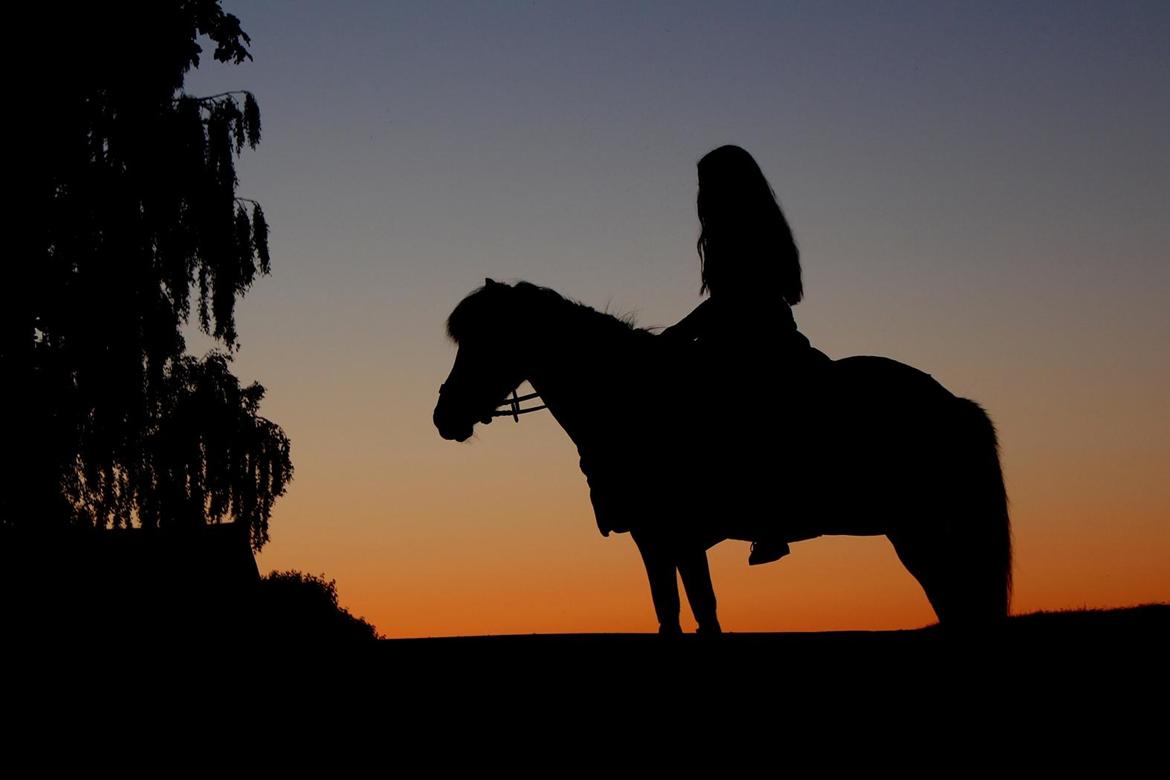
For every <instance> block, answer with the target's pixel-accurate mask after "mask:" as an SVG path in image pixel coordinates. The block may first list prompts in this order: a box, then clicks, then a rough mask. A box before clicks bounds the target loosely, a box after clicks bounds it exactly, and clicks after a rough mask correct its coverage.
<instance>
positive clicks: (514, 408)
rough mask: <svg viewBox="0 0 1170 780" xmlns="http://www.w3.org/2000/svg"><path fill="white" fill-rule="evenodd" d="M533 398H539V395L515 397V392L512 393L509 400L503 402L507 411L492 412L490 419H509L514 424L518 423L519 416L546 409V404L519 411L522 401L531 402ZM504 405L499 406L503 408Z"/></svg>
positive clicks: (531, 394)
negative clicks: (514, 422)
mask: <svg viewBox="0 0 1170 780" xmlns="http://www.w3.org/2000/svg"><path fill="white" fill-rule="evenodd" d="M533 398H537V399H539V398H540V393H529V394H528V395H520V396H518V395H516V391H515V390H513V391H512V397H511V399H509V400H507V401H504V404H507V406H508V408H507V410H503V409H497V410H496V411H494V412H492V417H511V418H512V419H513V420H515V421H516V422H520V415H522V414H528V413H529V412H539V411H540V410H541V409H547V408H548V406H547V405H546V404H541V405H540V406H529V407H528V408H527V409H521V408H520V404H521V403H522V402H524V401H531V400H532V399H533ZM504 404H501V406H503V405H504Z"/></svg>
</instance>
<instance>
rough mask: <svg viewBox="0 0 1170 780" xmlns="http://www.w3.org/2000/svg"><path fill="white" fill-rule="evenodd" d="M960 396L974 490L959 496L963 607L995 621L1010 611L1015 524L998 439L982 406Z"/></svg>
mask: <svg viewBox="0 0 1170 780" xmlns="http://www.w3.org/2000/svg"><path fill="white" fill-rule="evenodd" d="M958 400H959V408H960V415H961V419H962V423H963V424H962V425H961V426H960V430H963V431H965V432H966V435H967V437H969V438H966V437H965V438H966V440H965V441H963V442H962V443H961V446H962V452H963V453H965V454H964V455H963V456H962V458H963V461H965V462H963V463H962V464H961V466H962V468H963V470H964V472H966V475H967V479H964V480H963V483H964V484H965V485H966V486H967V490H969V491H970V492H969V493H967V494H966V495H962V496H959V497H958V498H959V500H960V501H962V502H963V503H964V505H965V506H964V508H963V510H961V511H960V512H959V513H958V516H959V517H960V518H962V520H960V522H961V523H962V524H963V525H964V526H966V527H963V528H959V529H956V530H958V531H959V539H957V540H956V541H957V542H958V549H957V550H956V552H957V553H958V555H959V556H960V557H961V558H962V559H964V560H963V561H962V564H963V565H962V566H961V570H962V572H963V574H962V577H963V579H964V580H965V583H964V586H965V587H964V588H963V589H964V590H967V592H966V593H965V594H963V595H964V598H963V599H962V600H963V602H965V604H964V606H965V608H964V609H963V610H962V611H963V612H964V613H965V614H966V616H967V617H968V618H972V619H974V620H976V621H978V622H985V621H989V620H991V621H995V620H1000V619H1003V618H1006V617H1007V615H1008V610H1009V608H1010V604H1011V593H1012V529H1011V518H1010V517H1009V515H1008V498H1007V488H1006V487H1005V486H1004V480H1003V469H1002V467H1001V466H1000V461H999V440H998V437H997V436H996V433H995V425H994V424H993V423H992V422H991V418H990V417H988V415H987V412H986V411H984V409H983V407H981V406H980V405H979V404H977V403H975V402H974V401H971V400H968V399H966V398H960V399H958ZM956 617H957V616H956ZM964 622H965V621H964Z"/></svg>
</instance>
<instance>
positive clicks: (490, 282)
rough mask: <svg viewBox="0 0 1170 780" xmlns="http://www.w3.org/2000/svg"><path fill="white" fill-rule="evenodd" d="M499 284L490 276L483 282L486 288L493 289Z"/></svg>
mask: <svg viewBox="0 0 1170 780" xmlns="http://www.w3.org/2000/svg"><path fill="white" fill-rule="evenodd" d="M497 284H499V282H497V281H496V280H495V279H493V278H491V277H490V276H489V277H487V278H486V279H484V280H483V286H484V287H492V286H494V285H497Z"/></svg>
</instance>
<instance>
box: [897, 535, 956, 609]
mask: <svg viewBox="0 0 1170 780" xmlns="http://www.w3.org/2000/svg"><path fill="white" fill-rule="evenodd" d="M889 538H890V542H891V543H892V544H893V545H894V551H895V552H897V553H898V559H899V560H900V561H902V565H903V566H905V567H906V569H907V571H909V572H910V573H911V574H912V575H913V576H914V579H916V580H918V584H919V585H921V586H922V589H923V590H924V591H926V598H927V600H929V601H930V606H931V607H932V608H933V609H934V614H935V615H936V616H938V621H939V623H940V624H942V623H944V622H947V620H948V618H949V617H950V616H951V606H952V605H951V601H952V599H951V598H950V593H949V588H948V585H949V582H948V580H949V579H950V573H949V572H948V571H947V568H948V567H947V561H946V557H947V556H946V555H945V552H944V551H945V541H946V539H945V536H944V534H942V533H939V532H938V531H937V529H936V530H935V531H934V532H933V533H930V532H926V531H921V530H920V531H905V530H903V531H897V532H893V531H891V532H890V534H889Z"/></svg>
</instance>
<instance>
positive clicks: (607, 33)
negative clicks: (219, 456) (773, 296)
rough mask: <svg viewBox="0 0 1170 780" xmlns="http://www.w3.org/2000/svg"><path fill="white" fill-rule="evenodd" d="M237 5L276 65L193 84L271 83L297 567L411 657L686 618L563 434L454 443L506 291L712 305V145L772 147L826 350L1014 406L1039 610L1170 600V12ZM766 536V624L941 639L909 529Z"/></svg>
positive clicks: (724, 584) (654, 321)
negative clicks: (482, 329) (422, 641)
mask: <svg viewBox="0 0 1170 780" xmlns="http://www.w3.org/2000/svg"><path fill="white" fill-rule="evenodd" d="M224 7H225V9H226V10H227V11H229V12H232V13H234V14H236V15H237V16H238V17H239V18H240V20H241V22H242V25H243V28H244V30H245V31H246V32H247V33H248V34H249V35H250V36H251V37H252V45H251V47H250V48H251V52H252V55H253V57H254V61H253V62H251V63H246V64H244V65H242V66H238V67H235V66H226V65H219V64H216V63H213V62H212V61H211V60H210V58H209V57H207V58H205V62H204V64H203V66H202V67H201V68H200V69H199V70H198V71H196V72H194V73H193V74H192V75H191V76H190V77H189V79H188V83H187V89H188V91H189V92H191V93H192V94H210V93H215V92H220V91H222V90H225V89H241V88H242V89H248V90H251V91H253V92H254V93H255V95H256V97H257V100H258V101H259V104H260V109H261V114H262V119H263V138H262V140H261V143H260V146H259V148H258V149H257V150H255V151H252V152H247V153H246V154H245V155H244V157H243V159H242V161H241V164H240V168H239V173H240V188H239V194H240V195H242V196H246V197H249V198H255V199H257V200H259V201H260V202H261V203H262V204H263V206H264V209H265V212H266V214H267V215H268V218H269V222H270V223H271V227H272V236H271V250H272V257H273V262H272V266H273V271H272V275H271V276H270V277H267V278H262V279H260V280H259V281H258V282H257V284H256V285H255V287H254V288H253V289H252V290H251V291H250V292H249V293H248V294H247V295H246V296H245V297H244V298H243V300H242V301H241V303H240V306H239V309H238V316H237V319H238V326H239V331H240V335H241V341H242V345H243V346H242V348H241V349H240V351H239V354H238V356H237V359H236V363H235V366H236V372H237V374H238V375H239V376H240V377H241V379H245V380H248V381H251V380H256V381H259V382H261V383H262V384H264V385H265V386H266V387H267V388H268V396H267V398H266V400H265V403H264V406H263V409H262V411H263V413H264V414H265V416H267V417H269V418H271V419H273V420H275V421H276V422H278V423H279V424H280V425H282V426H283V428H284V430H285V432H286V433H287V434H288V435H289V437H290V438H291V440H292V443H293V462H294V465H295V467H296V475H295V478H294V481H293V483H292V485H291V487H290V489H289V492H288V494H287V495H286V496H285V497H284V498H283V499H281V500H280V502H279V503H278V504H277V507H276V510H275V512H274V515H273V519H272V525H271V531H272V541H271V543H270V544H269V545H268V546H267V547H266V548H265V549H264V551H263V552H262V553H261V554H260V556H259V563H260V567H261V569H262V570H264V571H269V570H274V569H289V568H293V569H299V570H303V571H306V572H310V573H314V574H318V573H324V574H325V575H326V576H327V577H328V578H331V579H336V580H337V585H338V590H339V592H340V594H341V599H342V603H343V605H344V606H346V607H348V608H349V609H351V610H352V611H353V612H354V613H356V614H358V615H361V616H363V617H365V618H367V619H368V620H370V621H371V622H373V623H374V624H376V625H377V627H378V629H379V630H380V631H382V632H383V633H385V634H387V635H390V636H397V637H403V636H440V635H456V634H481V633H531V632H577V631H652V630H654V629H655V627H656V623H655V620H654V613H653V609H652V606H651V602H650V595H649V589H648V587H647V584H646V580H645V573H644V570H643V568H642V565H641V561H640V559H639V557H638V554H637V551H636V549H635V547H634V545H633V543H632V541H631V540H630V538H629V537H628V535H614V536H611V537H609V538H604V539H603V538H602V537H601V536H600V535H599V534H598V532H597V529H596V525H595V523H594V520H593V516H592V509H591V507H590V504H589V500H588V494H587V489H586V484H585V479H584V477H583V476H582V475H581V473H580V470H579V468H578V465H577V454H576V450H575V448H574V446H573V445H572V443H571V442H570V441H569V439H568V437H567V436H566V435H565V434H564V433H563V432H562V431H561V430H560V428H559V427H557V425H556V423H555V422H554V421H553V420H552V419H551V418H550V417H549V416H548V415H547V414H536V415H530V416H528V417H526V418H523V420H522V422H521V424H519V425H514V424H512V423H511V422H510V421H501V422H497V423H495V424H493V425H491V426H489V427H486V428H481V429H480V430H479V433H478V435H477V436H476V438H474V439H472V440H471V441H470V442H467V443H465V444H456V443H453V442H446V441H443V440H441V439H440V438H439V436H438V434H437V432H436V431H435V429H434V426H433V425H432V423H431V412H432V410H433V408H434V405H435V401H436V398H437V390H438V386H439V383H440V382H441V381H442V380H443V379H444V378H445V376H446V374H447V372H448V370H449V369H450V365H451V362H452V360H453V358H454V355H455V351H454V347H453V346H452V345H451V344H450V343H449V342H448V341H447V339H446V336H445V334H444V328H443V326H444V320H445V318H446V316H447V314H448V313H449V312H450V310H451V309H452V308H453V307H454V306H455V304H456V303H458V301H459V300H460V299H461V298H462V297H463V296H464V295H465V294H467V293H468V292H470V291H471V290H472V289H473V288H475V287H476V286H477V285H479V284H482V282H483V279H484V277H485V276H491V277H493V278H496V279H503V280H518V279H526V280H529V281H532V282H535V283H538V284H542V285H547V286H550V287H553V288H555V289H556V290H558V291H560V292H562V293H564V294H566V295H569V296H571V297H574V298H576V299H578V300H581V301H582V302H584V303H587V304H589V305H592V306H595V307H597V308H602V309H606V310H609V311H612V312H616V313H622V314H625V313H631V314H633V315H635V316H636V317H637V319H638V322H639V323H640V324H643V325H647V326H655V325H668V324H671V323H673V322H675V321H677V320H678V319H679V318H681V317H682V316H684V315H685V314H686V313H687V312H689V311H690V310H691V308H692V307H693V306H695V305H696V304H697V303H698V302H699V301H700V298H699V294H698V293H699V264H698V257H697V255H696V253H695V239H696V237H697V233H698V222H697V219H696V216H695V192H696V178H695V163H696V161H697V160H698V159H699V157H701V156H702V155H703V154H704V153H706V152H707V151H709V150H711V149H712V148H714V147H716V146H720V145H722V144H726V143H734V144H739V145H741V146H743V147H744V148H746V149H747V150H748V151H750V152H751V153H752V154H753V155H754V156H755V157H756V159H757V161H758V162H759V163H760V165H761V167H762V168H763V170H764V173H765V174H766V175H767V176H768V178H769V179H770V181H771V183H772V185H773V188H774V189H775V190H776V193H777V195H778V196H779V199H780V202H781V204H782V206H783V208H784V210H785V213H786V214H787V216H788V218H789V221H790V222H791V224H792V227H793V230H794V232H795V234H796V238H797V241H798V243H799V245H800V248H801V252H802V262H803V266H804V278H805V290H806V300H805V302H803V303H801V304H800V305H799V306H798V307H796V308H795V309H794V314H795V316H796V320H797V323H798V324H799V326H800V329H801V330H802V332H804V333H805V334H806V335H807V336H809V338H810V339H811V340H812V342H813V344H815V345H816V346H818V347H820V348H821V349H822V350H824V351H825V352H827V353H828V354H829V355H830V356H833V357H844V356H847V355H854V354H874V355H885V356H889V357H892V358H895V359H897V360H901V361H903V362H906V363H909V364H911V365H913V366H916V367H918V368H921V369H923V370H925V371H927V372H929V373H931V374H933V375H934V376H935V377H936V378H937V379H938V380H940V381H941V382H942V383H943V384H944V385H946V386H947V387H948V388H949V389H950V390H952V391H953V392H955V393H956V394H959V395H963V396H967V397H970V398H973V399H975V400H977V401H979V402H980V403H981V404H983V405H984V406H985V407H986V408H987V410H988V411H989V413H990V414H991V416H992V418H993V419H994V421H995V423H996V425H997V426H998V429H999V432H1000V440H1001V444H1002V448H1003V463H1004V469H1005V473H1006V477H1007V485H1008V492H1009V496H1010V499H1011V509H1012V519H1013V523H1014V532H1015V543H1016V556H1017V557H1016V570H1015V577H1016V590H1015V599H1014V604H1013V609H1014V611H1016V612H1023V611H1032V610H1037V609H1060V608H1074V607H1082V606H1123V605H1129V604H1136V603H1141V602H1149V601H1170V566H1168V565H1167V564H1168V562H1170V478H1168V477H1167V475H1168V474H1170V413H1168V411H1167V410H1168V408H1170V404H1168V403H1167V400H1168V399H1170V358H1168V351H1167V348H1168V347H1170V143H1168V142H1167V139H1168V138H1170V47H1168V46H1167V45H1166V43H1167V38H1168V33H1170V3H1166V2H1095V3H1084V2H1073V1H1072V0H1062V1H1061V2H1029V3H1009V2H969V3H951V2H940V1H939V0H932V1H931V2H922V3H917V2H915V3H911V2H892V3H868V2H858V3H837V2H807V3H805V2H762V3H738V2H720V3H714V2H708V3H692V2H663V3H626V2H616V3H607V2H597V3H595V2H590V3H567V2H566V3H561V2H547V3H545V2H542V3H528V2H524V3H521V2H483V3H443V2H435V1H434V0H429V1H428V2H418V3H405V2H401V3H400V2H394V3H385V2H334V3H320V2H316V3H310V2H300V1H299V0H295V1H294V0H271V1H270V2H259V1H246V0H225V1H224ZM190 346H191V348H192V349H193V350H194V351H197V352H198V351H202V350H203V349H205V348H207V346H208V341H207V340H206V339H197V338H192V339H191V340H190ZM729 392H734V388H729ZM628 401H629V402H633V403H636V402H637V399H636V398H630V399H628ZM747 554H748V547H747V544H745V543H741V542H725V543H723V544H721V545H719V546H718V547H716V548H715V549H713V550H712V551H711V553H710V558H711V561H712V573H713V577H714V581H715V587H716V592H717V594H718V596H719V599H720V613H721V619H722V623H723V626H724V628H725V629H726V630H731V631H779V630H822V629H855V628H856V629H870V628H900V627H915V626H920V625H925V624H928V623H931V622H933V620H934V617H933V613H932V612H931V610H930V607H929V605H928V603H927V601H926V598H925V596H924V595H923V593H922V591H921V589H920V588H919V586H918V585H917V583H916V582H915V581H914V580H913V579H912V578H911V576H910V575H909V574H908V573H907V572H906V571H905V570H904V569H903V568H902V566H901V565H900V564H899V562H898V560H897V558H896V556H895V554H894V552H893V549H892V548H891V546H890V544H889V542H888V541H887V540H886V539H885V538H884V537H872V538H853V537H831V538H822V539H817V540H813V541H809V542H804V543H800V544H797V545H794V546H793V552H792V555H790V556H789V557H787V558H785V559H783V560H782V561H780V562H778V563H775V564H770V565H768V566H764V567H753V568H749V567H748V566H747V564H746V559H747ZM684 627H687V628H691V627H693V622H692V621H691V620H690V616H689V613H688V611H687V610H686V609H685V608H684Z"/></svg>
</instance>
